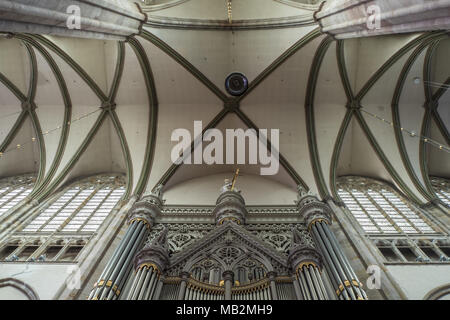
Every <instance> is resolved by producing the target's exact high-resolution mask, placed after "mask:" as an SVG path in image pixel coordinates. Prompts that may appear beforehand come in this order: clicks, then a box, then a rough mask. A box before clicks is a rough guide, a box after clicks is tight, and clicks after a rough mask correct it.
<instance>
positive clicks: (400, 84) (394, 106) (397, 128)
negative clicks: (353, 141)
mask: <svg viewBox="0 0 450 320" xmlns="http://www.w3.org/2000/svg"><path fill="white" fill-rule="evenodd" d="M433 41H439V40H436V39H434V38H432V39H428V40H424V41H423V42H422V43H421V44H420V45H419V46H418V47H417V48H416V49H415V50H414V51H413V53H412V54H411V55H410V57H409V58H408V60H407V61H406V62H405V64H404V66H403V69H402V71H401V72H400V75H399V77H398V80H397V85H396V88H395V91H394V94H393V97H392V103H391V110H392V120H393V124H394V126H393V129H394V132H395V138H396V141H397V146H398V148H399V151H400V156H401V158H402V161H403V164H404V166H405V168H406V170H407V172H408V175H409V177H410V179H411V180H412V181H413V183H414V185H415V186H416V188H417V190H419V192H420V193H421V194H422V195H423V196H424V197H425V198H426V199H427V200H428V201H433V200H436V197H435V196H433V194H431V193H430V192H428V190H427V189H426V188H424V186H423V185H422V183H421V182H420V180H419V178H418V177H417V174H416V172H415V170H414V168H413V167H412V164H411V160H410V158H409V154H408V152H407V150H406V146H405V142H404V139H403V133H402V130H401V128H402V126H401V121H400V113H399V102H400V97H401V94H402V91H403V88H404V85H405V81H406V78H407V76H408V74H409V72H410V70H411V67H412V66H413V64H414V62H415V61H416V60H417V58H418V57H419V55H420V54H421V53H422V52H423V50H425V49H426V48H427V47H428V46H429V45H430V43H432V42H433Z"/></svg>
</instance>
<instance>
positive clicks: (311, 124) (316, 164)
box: [305, 36, 333, 199]
mask: <svg viewBox="0 0 450 320" xmlns="http://www.w3.org/2000/svg"><path fill="white" fill-rule="evenodd" d="M332 42H333V38H331V37H330V36H327V37H326V38H325V39H323V40H322V42H321V43H320V45H319V47H318V48H317V50H316V53H315V55H314V59H313V62H312V64H311V69H310V73H309V79H308V87H307V89H306V97H305V120H306V132H307V135H308V148H309V155H310V159H311V165H312V168H313V173H314V179H315V181H316V185H317V189H318V190H319V193H320V196H321V197H322V199H325V198H329V197H331V195H330V193H329V191H328V187H327V185H326V183H325V179H324V177H323V172H322V166H321V164H320V159H319V151H318V149H317V138H316V127H315V121H314V98H315V93H316V86H317V79H318V76H319V71H320V67H321V65H322V61H323V58H324V56H325V54H326V52H327V51H328V49H329V47H330V45H331V43H332Z"/></svg>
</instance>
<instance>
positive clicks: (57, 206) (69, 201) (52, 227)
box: [22, 175, 125, 232]
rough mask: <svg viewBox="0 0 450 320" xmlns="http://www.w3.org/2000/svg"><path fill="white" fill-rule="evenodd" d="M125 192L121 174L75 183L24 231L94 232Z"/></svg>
mask: <svg viewBox="0 0 450 320" xmlns="http://www.w3.org/2000/svg"><path fill="white" fill-rule="evenodd" d="M124 193H125V186H124V181H123V178H122V177H121V176H114V175H111V176H97V177H92V178H88V179H85V180H82V181H80V182H77V183H74V184H72V185H71V186H69V187H68V188H66V189H65V190H64V191H63V192H62V193H61V195H60V196H59V197H58V198H57V199H56V200H55V201H53V202H52V203H51V204H50V205H49V206H47V207H46V208H45V209H44V210H42V212H41V213H40V214H39V215H38V216H37V217H36V218H34V219H33V220H32V221H31V222H30V223H29V224H28V225H27V226H26V227H25V228H24V229H23V230H22V231H23V232H36V231H43V232H54V231H60V232H79V231H87V232H95V231H97V229H98V228H99V227H100V225H101V224H102V222H103V221H104V220H105V218H106V217H107V216H108V214H109V213H110V212H111V210H112V209H113V208H114V207H115V206H116V205H117V203H118V202H119V200H120V198H122V196H123V194H124Z"/></svg>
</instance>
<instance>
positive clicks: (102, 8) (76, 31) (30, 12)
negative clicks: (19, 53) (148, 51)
mask: <svg viewBox="0 0 450 320" xmlns="http://www.w3.org/2000/svg"><path fill="white" fill-rule="evenodd" d="M145 21H147V16H146V14H144V13H142V12H141V9H140V7H139V6H138V5H137V4H136V3H132V2H131V1H128V0H114V1H107V0H59V1H38V0H14V1H9V0H3V1H0V31H3V32H22V33H34V34H50V35H60V36H66V37H79V38H94V39H117V40H125V39H126V38H127V37H128V36H132V35H134V34H139V33H140V32H141V29H142V25H143V24H144V22H145Z"/></svg>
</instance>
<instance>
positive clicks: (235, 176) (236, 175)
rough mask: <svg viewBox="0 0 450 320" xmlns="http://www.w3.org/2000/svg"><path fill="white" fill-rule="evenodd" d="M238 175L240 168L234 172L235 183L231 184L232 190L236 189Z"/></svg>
mask: <svg viewBox="0 0 450 320" xmlns="http://www.w3.org/2000/svg"><path fill="white" fill-rule="evenodd" d="M238 175H239V168H237V169H236V173H235V174H234V178H233V183H232V184H231V191H233V189H234V184H235V183H236V180H237V177H238Z"/></svg>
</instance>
